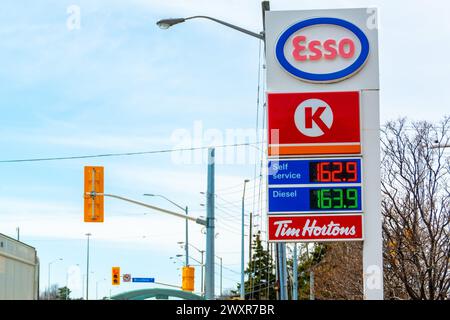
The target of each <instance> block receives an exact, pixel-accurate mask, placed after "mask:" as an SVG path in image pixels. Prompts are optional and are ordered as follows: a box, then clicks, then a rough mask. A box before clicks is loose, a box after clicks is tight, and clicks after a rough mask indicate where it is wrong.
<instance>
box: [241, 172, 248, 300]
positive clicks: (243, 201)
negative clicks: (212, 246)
mask: <svg viewBox="0 0 450 320" xmlns="http://www.w3.org/2000/svg"><path fill="white" fill-rule="evenodd" d="M249 181H250V180H248V179H246V180H244V190H243V192H242V219H241V224H242V225H241V288H240V289H241V290H240V293H241V300H245V283H244V282H245V281H244V275H245V274H244V273H245V272H244V270H245V265H244V244H245V234H244V222H245V220H244V216H245V185H246V184H247V182H249Z"/></svg>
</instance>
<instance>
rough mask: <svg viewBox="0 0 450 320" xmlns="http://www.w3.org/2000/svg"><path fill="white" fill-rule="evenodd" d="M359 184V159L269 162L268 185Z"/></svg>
mask: <svg viewBox="0 0 450 320" xmlns="http://www.w3.org/2000/svg"><path fill="white" fill-rule="evenodd" d="M319 183H320V184H328V183H333V184H334V183H338V184H341V183H361V158H333V159H323V158H318V159H285V160H277V161H276V160H272V161H269V185H286V184H295V185H297V184H319Z"/></svg>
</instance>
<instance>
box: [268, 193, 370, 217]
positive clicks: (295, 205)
mask: <svg viewBox="0 0 450 320" xmlns="http://www.w3.org/2000/svg"><path fill="white" fill-rule="evenodd" d="M268 191H269V213H286V212H289V213H311V212H324V213H326V212H361V211H362V199H361V186H357V187H332V188H331V187H311V188H309V187H270V188H269V190H268Z"/></svg>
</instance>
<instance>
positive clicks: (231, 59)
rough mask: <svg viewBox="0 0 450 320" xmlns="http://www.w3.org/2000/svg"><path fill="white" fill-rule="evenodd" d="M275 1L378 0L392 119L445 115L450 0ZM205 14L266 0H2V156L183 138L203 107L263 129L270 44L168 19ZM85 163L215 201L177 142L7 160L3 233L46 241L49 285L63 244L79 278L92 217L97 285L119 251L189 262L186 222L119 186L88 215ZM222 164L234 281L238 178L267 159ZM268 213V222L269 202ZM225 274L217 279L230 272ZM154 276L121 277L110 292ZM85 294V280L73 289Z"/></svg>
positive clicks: (146, 268) (290, 3)
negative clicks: (261, 85)
mask: <svg viewBox="0 0 450 320" xmlns="http://www.w3.org/2000/svg"><path fill="white" fill-rule="evenodd" d="M72 4H75V5H78V6H79V7H80V9H81V28H80V29H79V30H69V29H68V28H67V26H66V22H67V19H68V17H69V15H68V14H67V8H68V7H69V6H70V5H72ZM271 5H272V9H273V10H291V9H313V8H319V9H320V8H333V7H336V8H343V7H344V8H345V7H366V6H377V7H378V8H379V10H380V19H379V25H380V31H379V32H380V35H379V37H380V81H381V118H382V121H383V122H384V121H386V120H389V119H395V118H397V117H400V116H407V117H409V118H411V119H416V120H421V119H426V120H430V121H437V120H439V119H441V118H442V117H443V115H445V114H448V113H449V107H448V102H449V101H450V91H449V90H448V89H447V86H448V83H450V73H449V72H448V68H449V64H448V57H447V55H448V52H450V43H449V42H448V41H446V39H448V38H449V35H450V24H448V22H447V17H446V13H447V12H449V9H450V8H449V7H450V5H449V4H447V2H445V1H433V2H429V1H419V0H417V1H375V0H373V1H356V0H354V1H318V0H316V1H301V2H298V1H294V0H283V1H277V0H275V1H271ZM196 14H204V15H210V16H214V17H217V18H220V19H223V20H226V21H229V22H231V23H235V24H238V25H241V26H243V27H246V28H249V29H251V30H255V31H259V30H261V16H260V14H261V13H260V2H259V1H253V0H252V1H225V0H220V1H214V2H212V1H200V0H189V1H181V0H176V1H170V2H169V1H157V0H147V1H144V0H130V1H100V0H96V1H92V0H91V1H64V0H58V1H56V0H54V1H50V0H42V1H39V2H37V1H33V2H30V1H23V0H22V1H9V0H7V1H3V2H2V4H1V10H0V108H1V117H0V145H1V152H0V160H6V159H23V158H36V157H51V156H71V155H85V154H98V153H109V152H134V151H147V150H160V149H167V148H169V149H170V148H172V147H174V145H177V142H176V141H174V140H173V139H172V138H173V137H172V135H173V134H174V132H177V130H184V131H186V130H187V132H190V133H191V134H193V132H194V127H195V126H196V123H197V124H198V123H199V122H198V121H201V122H200V124H201V125H202V126H203V128H204V130H207V129H217V130H219V132H224V131H225V130H226V129H238V128H239V129H248V130H254V129H255V123H256V110H257V105H256V98H257V86H258V66H259V61H258V56H259V55H258V53H259V47H260V43H259V41H258V40H257V39H254V38H250V37H248V36H245V35H243V34H239V33H237V32H235V31H233V30H228V29H226V28H225V27H223V26H220V25H217V24H214V23H211V22H208V21H201V20H193V21H189V22H187V23H184V24H182V25H178V26H175V27H173V28H171V29H169V30H165V31H164V30H160V29H159V28H157V27H156V25H155V22H156V21H157V20H159V19H161V18H165V17H178V16H181V17H185V16H189V15H196ZM261 90H262V89H261ZM261 94H262V91H261ZM260 114H261V113H260ZM259 121H260V122H259V123H260V126H261V119H260V120H259ZM216 142H217V141H216ZM224 142H226V141H224ZM207 144H208V143H207V142H204V144H203V145H207ZM218 144H222V143H218ZM243 150H244V149H240V151H243ZM221 152H223V151H222V150H220V151H219V156H220V155H221V154H220V153H221ZM226 152H229V151H226ZM246 152H247V153H248V155H249V159H255V158H257V157H258V154H257V151H256V149H254V148H253V149H252V148H249V149H248V150H246ZM84 165H103V166H105V174H106V179H105V185H106V191H107V192H110V193H116V194H120V195H124V196H128V197H131V198H135V199H139V200H145V201H148V202H150V203H154V204H157V205H160V206H164V207H167V208H170V204H167V203H166V202H164V201H162V200H158V199H149V198H147V199H146V198H144V197H142V196H141V195H142V193H161V194H163V195H165V196H167V197H169V198H171V199H172V200H174V201H176V202H178V203H180V204H183V205H188V206H189V207H190V209H191V212H192V214H193V215H204V214H205V213H204V208H203V207H202V206H200V204H201V203H204V196H203V195H201V194H200V192H202V191H205V189H206V164H205V163H204V162H203V163H198V162H195V163H191V164H179V163H176V162H174V161H173V158H172V157H171V155H170V154H164V153H163V154H154V155H145V156H134V157H121V158H102V159H90V160H67V161H54V162H35V163H3V164H0V177H1V181H2V183H1V184H0V191H1V195H0V204H1V205H0V232H1V233H5V234H7V235H11V236H13V235H14V233H15V228H16V227H17V226H20V228H21V239H22V240H23V241H25V242H27V243H29V244H31V245H33V246H35V247H36V248H37V250H38V254H39V257H40V259H41V270H42V273H41V280H42V282H41V286H42V287H45V286H46V284H47V280H48V279H47V272H48V263H49V262H50V261H52V260H54V259H56V258H60V257H61V258H63V259H64V260H63V261H61V262H58V263H55V264H53V265H52V282H55V283H58V284H59V285H65V283H66V272H67V269H68V268H69V267H70V266H73V265H76V264H79V265H80V267H81V269H82V270H81V272H82V273H84V272H85V271H84V268H85V247H86V246H85V244H86V241H85V237H84V234H85V233H86V232H91V233H92V234H93V237H92V242H91V244H92V251H91V253H92V255H91V259H92V264H91V270H92V271H94V274H93V275H92V277H91V284H92V283H94V285H91V290H90V295H91V297H93V296H95V282H96V281H100V282H99V295H100V296H103V295H107V294H109V290H110V288H111V286H110V285H109V284H110V268H111V267H112V266H114V265H119V266H121V267H122V271H123V272H127V273H131V274H132V275H133V276H134V275H136V276H152V277H155V278H156V279H157V281H161V282H166V283H170V284H179V283H180V278H179V271H177V270H176V269H177V267H179V266H180V265H181V264H180V263H179V264H177V265H175V264H173V263H172V261H171V260H170V259H169V257H170V256H173V255H175V254H181V253H182V249H181V248H180V247H179V245H177V243H176V242H177V241H183V239H184V224H183V222H182V221H178V220H176V219H174V218H172V217H166V216H162V215H160V214H157V213H154V212H149V211H146V210H145V209H142V208H139V207H132V206H129V205H127V204H123V203H120V202H118V201H115V200H110V199H108V200H107V201H106V218H105V223H104V224H101V225H92V224H84V223H83V222H82V205H83V203H82V188H83V176H82V175H83V166H84ZM256 167H257V168H258V165H256ZM216 170H217V186H216V188H217V189H218V194H219V195H221V196H222V199H225V200H218V206H220V207H221V208H222V209H223V211H222V212H220V211H219V210H218V212H217V215H218V225H220V227H219V228H218V235H217V245H216V246H217V249H216V250H217V254H218V255H219V256H222V257H223V261H224V264H225V266H226V267H227V268H228V269H226V270H224V287H225V288H231V287H234V286H235V283H236V282H238V281H239V275H238V274H237V273H236V272H237V271H239V250H238V248H239V237H238V233H239V215H240V212H239V198H240V196H241V191H242V190H241V187H239V185H240V184H241V183H242V181H243V179H245V178H250V179H253V178H254V177H255V165H254V164H253V163H246V164H235V165H233V164H219V165H218V166H217V169H216ZM257 170H259V169H257ZM236 186H237V187H236ZM258 188H259V183H258V181H256V182H255V181H251V183H250V184H249V190H250V191H249V194H250V196H249V197H248V207H249V210H253V211H254V212H261V211H264V210H263V209H264V208H263V206H259V205H258V203H256V202H257V201H256V200H255V201H254V200H253V194H255V195H256V194H257V193H258ZM221 189H222V190H221ZM225 201H228V202H225ZM230 203H231V204H230ZM261 203H264V201H263V199H262V200H261ZM258 209H259V210H258ZM221 221H222V222H223V224H220V222H221ZM256 224H259V226H261V225H263V224H264V221H263V220H261V217H257V218H256ZM143 236H145V238H143ZM190 236H191V239H192V241H193V242H192V243H193V244H194V245H195V246H197V247H199V248H201V249H203V248H204V236H203V235H202V233H201V228H199V227H197V226H194V225H192V226H191V235H190ZM191 253H192V255H193V256H194V257H195V258H197V259H199V258H200V257H199V255H198V254H197V253H196V252H195V250H191ZM229 269H231V270H234V272H233V271H230V270H229ZM199 275H200V274H199V272H198V273H197V277H199ZM105 278H106V279H107V280H106V281H103V279H105ZM216 284H217V285H216V287H217V289H218V278H217V281H216ZM142 286H143V285H122V286H121V287H120V288H114V289H113V291H112V292H113V293H117V292H120V291H125V290H129V289H134V288H138V287H142ZM80 295H81V291H80V290H76V289H75V290H74V296H80Z"/></svg>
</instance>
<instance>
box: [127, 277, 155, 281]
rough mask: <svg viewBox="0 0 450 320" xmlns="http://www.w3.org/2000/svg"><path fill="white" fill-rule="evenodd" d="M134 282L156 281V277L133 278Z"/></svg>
mask: <svg viewBox="0 0 450 320" xmlns="http://www.w3.org/2000/svg"><path fill="white" fill-rule="evenodd" d="M132 281H133V282H155V278H132Z"/></svg>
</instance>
